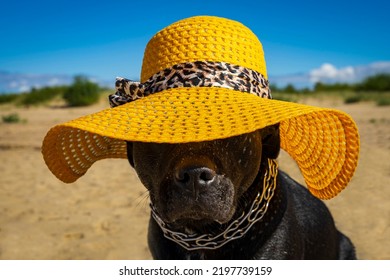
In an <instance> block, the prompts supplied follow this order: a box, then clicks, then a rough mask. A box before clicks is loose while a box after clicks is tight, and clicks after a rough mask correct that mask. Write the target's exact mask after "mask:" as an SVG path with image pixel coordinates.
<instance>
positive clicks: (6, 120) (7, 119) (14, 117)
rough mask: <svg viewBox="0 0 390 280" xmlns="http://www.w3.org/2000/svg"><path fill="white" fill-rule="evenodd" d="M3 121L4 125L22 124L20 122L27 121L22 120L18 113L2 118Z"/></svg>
mask: <svg viewBox="0 0 390 280" xmlns="http://www.w3.org/2000/svg"><path fill="white" fill-rule="evenodd" d="M1 118H2V119H3V122H4V123H20V122H26V121H25V120H22V119H21V118H20V117H19V114H17V113H11V114H9V115H5V116H2V117H1Z"/></svg>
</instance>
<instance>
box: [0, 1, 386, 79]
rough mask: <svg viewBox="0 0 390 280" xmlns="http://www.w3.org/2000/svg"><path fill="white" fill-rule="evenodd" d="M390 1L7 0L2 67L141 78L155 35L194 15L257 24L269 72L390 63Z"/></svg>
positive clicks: (1, 19)
mask: <svg viewBox="0 0 390 280" xmlns="http://www.w3.org/2000/svg"><path fill="white" fill-rule="evenodd" d="M164 3H166V4H164ZM389 3H390V2H389V1H385V0H382V1H378V0H371V1H359V0H357V1H343V0H328V1H271V0H269V1H261V0H260V1H249V0H247V1H238V0H236V1H228V0H223V1H207V0H205V1H201V0H197V1H189V0H185V1H184V0H183V1H172V0H170V1H162V0H160V1H146V0H145V1H114V0H112V1H81V0H79V1H71V0H68V1H62V0H59V1H5V0H3V1H1V4H0V11H1V16H0V26H1V28H0V40H1V44H0V71H3V72H9V73H23V74H30V75H43V74H51V75H75V74H85V75H89V76H94V77H97V78H98V79H102V80H110V79H112V80H114V78H115V77H116V76H124V77H128V78H133V79H136V78H138V77H139V73H140V69H141V63H142V56H143V51H144V48H145V46H146V44H147V42H148V40H149V39H150V38H151V37H152V36H153V35H154V34H155V33H156V32H158V31H159V30H161V29H162V28H164V27H165V26H167V25H169V24H171V23H173V22H175V21H177V20H180V19H183V18H186V17H190V16H194V15H215V16H222V17H227V18H230V19H234V20H238V21H240V22H242V23H243V24H245V25H246V26H248V27H249V28H250V29H252V31H253V32H254V33H255V34H256V35H257V36H258V37H259V39H260V41H261V42H262V44H263V47H264V50H265V55H266V61H267V68H268V74H269V76H270V77H273V76H275V77H278V76H289V75H291V74H296V73H310V71H313V69H317V70H318V69H321V67H322V66H323V65H324V63H327V64H328V66H329V65H331V66H332V67H333V68H334V69H336V70H337V71H338V70H340V69H341V70H342V69H346V68H347V67H358V66H364V65H369V64H371V63H374V62H389V61H390V36H389V30H388V29H389V27H390V17H389V15H388V12H389V10H390V4H389ZM325 68H326V67H325ZM325 68H324V69H325ZM328 68H329V67H328ZM325 70H326V69H325ZM325 70H324V71H325ZM328 70H329V69H328ZM326 71H327V70H326ZM271 82H272V81H271Z"/></svg>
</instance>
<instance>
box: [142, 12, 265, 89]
mask: <svg viewBox="0 0 390 280" xmlns="http://www.w3.org/2000/svg"><path fill="white" fill-rule="evenodd" d="M202 60H204V61H221V62H227V63H230V64H235V65H240V66H243V67H246V68H249V69H252V70H255V71H257V72H259V73H261V74H263V76H264V77H265V78H267V70H266V64H265V59H264V52H263V47H262V45H261V43H260V41H259V39H258V38H257V37H256V35H255V34H254V33H253V32H252V31H251V30H250V29H248V28H247V27H246V26H244V25H243V24H241V23H239V22H237V21H233V20H228V19H223V18H219V17H193V18H188V19H185V20H182V21H179V22H177V23H174V24H172V25H170V26H168V27H167V28H165V29H163V30H162V31H160V32H158V33H157V34H156V35H155V36H154V37H153V38H152V39H151V40H150V41H149V43H148V45H147V46H146V50H145V54H144V59H143V62H142V71H141V82H145V81H146V80H147V79H149V77H151V76H152V75H153V74H155V73H157V72H159V71H161V70H163V69H166V68H170V67H171V66H173V65H176V64H179V63H183V62H194V61H202Z"/></svg>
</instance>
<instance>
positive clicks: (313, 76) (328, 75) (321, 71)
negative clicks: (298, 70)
mask: <svg viewBox="0 0 390 280" xmlns="http://www.w3.org/2000/svg"><path fill="white" fill-rule="evenodd" d="M309 77H310V81H311V82H312V83H316V82H319V81H322V82H327V81H329V82H353V81H354V80H355V79H356V74H355V69H354V68H353V67H352V66H348V67H344V68H340V69H337V68H336V67H335V66H334V65H332V64H330V63H324V64H322V65H321V67H320V68H317V69H313V70H311V71H310V72H309Z"/></svg>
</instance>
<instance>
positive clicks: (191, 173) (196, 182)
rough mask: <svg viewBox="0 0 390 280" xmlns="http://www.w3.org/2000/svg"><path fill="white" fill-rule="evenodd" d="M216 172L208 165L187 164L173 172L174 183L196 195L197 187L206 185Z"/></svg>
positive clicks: (213, 178)
mask: <svg viewBox="0 0 390 280" xmlns="http://www.w3.org/2000/svg"><path fill="white" fill-rule="evenodd" d="M215 176H216V173H215V171H214V170H212V169H210V168H208V167H194V166H188V167H185V168H180V169H178V170H176V172H175V178H174V180H175V184H176V185H177V186H179V187H181V188H184V189H186V190H188V191H192V192H193V193H194V195H195V197H196V198H197V197H198V194H199V188H201V187H204V186H208V185H209V184H210V183H212V182H213V181H214V180H215Z"/></svg>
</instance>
